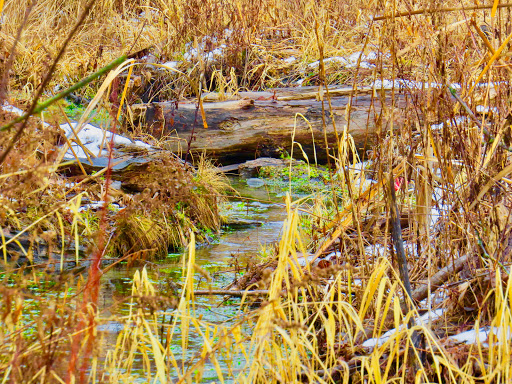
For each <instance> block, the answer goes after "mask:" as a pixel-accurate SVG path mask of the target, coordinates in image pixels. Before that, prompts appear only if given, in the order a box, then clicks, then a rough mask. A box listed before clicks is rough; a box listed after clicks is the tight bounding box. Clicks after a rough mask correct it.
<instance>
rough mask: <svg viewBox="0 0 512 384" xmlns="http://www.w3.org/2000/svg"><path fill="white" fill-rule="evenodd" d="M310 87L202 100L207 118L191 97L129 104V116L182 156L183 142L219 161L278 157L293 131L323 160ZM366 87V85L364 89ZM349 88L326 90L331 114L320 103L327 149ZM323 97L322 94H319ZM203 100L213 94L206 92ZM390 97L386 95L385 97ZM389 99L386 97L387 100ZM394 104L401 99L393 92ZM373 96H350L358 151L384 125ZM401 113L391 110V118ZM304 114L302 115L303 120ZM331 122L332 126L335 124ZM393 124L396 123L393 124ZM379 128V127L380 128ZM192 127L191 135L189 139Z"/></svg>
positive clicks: (341, 122)
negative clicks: (395, 99) (392, 114)
mask: <svg viewBox="0 0 512 384" xmlns="http://www.w3.org/2000/svg"><path fill="white" fill-rule="evenodd" d="M315 89H316V88H314V87H304V88H294V89H284V90H283V89H276V90H273V91H267V92H247V95H245V93H242V95H245V96H246V97H247V96H250V98H246V99H240V100H229V101H215V102H212V103H208V102H203V108H204V115H205V119H206V124H203V119H202V117H201V113H200V112H199V111H197V112H196V109H197V107H196V101H194V100H190V101H186V102H179V103H178V102H163V103H149V104H136V105H132V106H131V108H130V114H131V116H132V122H133V123H134V124H136V125H139V126H140V127H142V129H143V130H144V131H146V132H148V133H150V134H151V135H153V136H154V137H157V138H161V137H164V136H169V137H170V140H169V141H168V149H170V150H171V151H173V152H175V153H178V154H180V155H181V156H185V152H186V151H187V148H188V143H189V142H190V143H191V152H192V154H200V153H203V152H205V153H206V154H207V155H208V156H209V157H211V158H214V159H217V160H218V161H219V162H220V163H221V164H223V165H227V164H233V163H240V162H243V161H245V160H252V159H255V158H258V157H262V156H266V157H280V156H282V155H287V154H290V153H291V149H292V137H293V138H294V142H295V143H299V144H300V145H301V147H302V150H303V151H304V153H306V154H307V156H308V159H309V161H310V162H311V163H314V162H315V157H316V159H317V160H318V162H320V163H325V162H326V160H327V153H326V151H325V149H326V145H325V138H324V130H323V120H324V119H322V102H321V101H320V100H318V99H315V98H314V97H315V95H316V96H317V97H319V93H318V92H317V91H315ZM365 91H368V90H366V89H365ZM348 93H349V90H348V89H345V88H343V89H339V90H336V89H334V90H332V91H330V94H331V96H332V97H331V105H332V115H331V114H330V112H329V106H328V103H327V102H325V103H324V111H323V113H324V115H325V123H326V136H327V142H328V145H329V148H330V149H331V154H334V153H333V151H332V149H333V148H334V147H336V133H337V134H338V137H341V133H342V132H343V129H344V126H346V125H347V120H346V115H347V106H348V103H349V100H350V99H349V97H348V96H347V95H348ZM322 97H324V98H325V94H323V95H322ZM208 100H218V98H217V99H216V98H214V97H212V96H211V94H209V97H208ZM388 101H390V100H388ZM386 104H388V105H391V102H389V103H387V102H386ZM395 105H396V106H397V107H396V108H403V107H404V102H403V98H402V97H401V96H398V102H397V101H395ZM383 111H384V109H383V108H382V107H381V103H380V101H379V100H377V98H374V97H372V95H369V94H358V96H357V97H354V98H353V99H352V104H351V110H350V125H349V133H350V134H351V136H352V137H353V139H354V141H355V144H356V148H357V150H358V151H360V152H362V151H364V150H365V149H368V148H370V146H371V145H373V144H374V143H375V142H376V141H377V138H376V133H377V132H378V131H380V132H385V131H386V124H387V120H386V116H389V115H390V113H389V112H390V111H389V109H387V110H386V113H383ZM401 115H403V113H399V112H398V111H397V112H396V113H395V114H394V116H395V117H396V118H395V124H396V122H397V120H398V123H399V122H400V118H398V116H401ZM306 119H307V121H306ZM333 122H334V123H335V125H336V131H337V132H335V129H334V124H333ZM396 125H398V124H396ZM379 128H380V129H379ZM192 132H193V139H192V141H190V140H191V136H192ZM293 154H294V157H296V158H300V159H303V158H304V157H303V152H302V151H301V149H300V148H299V147H298V146H297V145H296V144H295V146H294V149H293Z"/></svg>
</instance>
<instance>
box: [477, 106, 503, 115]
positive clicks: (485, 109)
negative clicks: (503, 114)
mask: <svg viewBox="0 0 512 384" xmlns="http://www.w3.org/2000/svg"><path fill="white" fill-rule="evenodd" d="M499 111H500V110H499V109H498V108H496V107H492V108H491V107H487V106H485V105H477V106H476V112H477V113H489V112H492V113H496V114H498V113H499Z"/></svg>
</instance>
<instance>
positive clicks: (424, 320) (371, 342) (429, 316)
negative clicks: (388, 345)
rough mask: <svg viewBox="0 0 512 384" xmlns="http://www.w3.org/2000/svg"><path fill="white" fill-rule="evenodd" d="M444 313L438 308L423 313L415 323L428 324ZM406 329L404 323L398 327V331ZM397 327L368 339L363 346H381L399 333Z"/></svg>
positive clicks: (418, 324)
mask: <svg viewBox="0 0 512 384" xmlns="http://www.w3.org/2000/svg"><path fill="white" fill-rule="evenodd" d="M443 313H444V309H436V310H435V311H431V312H426V313H425V314H423V315H421V316H420V317H418V318H416V319H415V320H414V323H415V324H416V325H417V326H427V325H428V323H429V321H432V322H433V321H435V320H437V319H439V318H440V317H441V316H442V315H443ZM404 329H405V326H404V325H402V326H400V327H398V332H400V331H402V330H404ZM398 332H397V330H396V328H393V329H390V330H389V331H387V332H385V333H383V334H382V335H381V336H380V337H375V338H371V339H368V340H366V341H365V342H364V343H363V347H366V348H372V347H376V346H377V347H379V346H381V345H382V344H384V343H385V342H386V341H388V340H389V339H390V338H391V337H392V336H393V335H395V334H398Z"/></svg>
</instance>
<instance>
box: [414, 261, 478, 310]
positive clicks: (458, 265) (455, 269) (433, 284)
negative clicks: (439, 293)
mask: <svg viewBox="0 0 512 384" xmlns="http://www.w3.org/2000/svg"><path fill="white" fill-rule="evenodd" d="M468 259H469V256H468V255H465V256H462V257H459V258H458V259H457V260H455V261H454V262H453V263H451V264H450V265H447V266H446V267H444V268H443V269H441V270H440V271H439V272H437V273H436V274H435V275H434V276H432V277H431V279H430V291H431V293H433V292H435V291H436V290H437V289H438V288H439V287H441V286H442V285H443V284H444V283H445V282H446V281H447V280H448V279H449V278H450V276H452V274H455V273H459V272H460V271H461V270H462V268H463V267H464V265H465V264H466V263H467V261H468ZM427 296H428V285H427V284H425V285H422V286H421V287H418V288H416V289H415V290H414V291H413V292H412V298H413V300H415V301H421V300H423V299H425V298H426V297H427Z"/></svg>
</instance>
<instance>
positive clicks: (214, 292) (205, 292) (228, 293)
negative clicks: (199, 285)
mask: <svg viewBox="0 0 512 384" xmlns="http://www.w3.org/2000/svg"><path fill="white" fill-rule="evenodd" d="M268 292H269V291H268V289H258V290H252V291H250V290H248V291H241V290H237V291H232V290H230V289H214V290H197V291H194V295H196V296H233V297H244V296H264V295H268Z"/></svg>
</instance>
